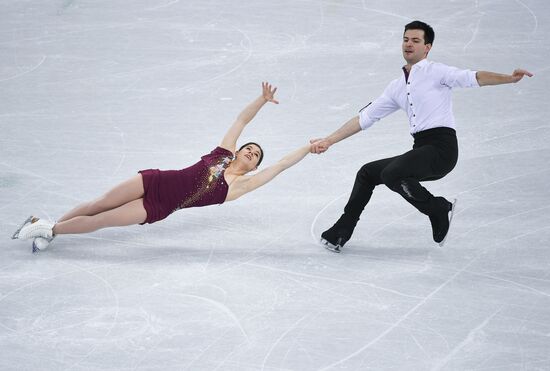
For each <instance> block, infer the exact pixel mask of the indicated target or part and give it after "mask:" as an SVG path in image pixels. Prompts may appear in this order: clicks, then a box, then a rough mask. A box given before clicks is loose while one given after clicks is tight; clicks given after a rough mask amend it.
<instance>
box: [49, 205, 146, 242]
mask: <svg viewBox="0 0 550 371" xmlns="http://www.w3.org/2000/svg"><path fill="white" fill-rule="evenodd" d="M146 218H147V212H146V211H145V208H144V207H143V199H142V198H139V199H137V200H133V201H130V202H128V203H126V204H124V205H122V206H119V207H117V208H115V209H111V210H108V211H104V212H102V213H99V214H96V215H91V216H83V215H80V216H75V217H74V218H71V219H69V220H65V221H62V222H58V223H57V224H56V225H55V226H54V228H53V234H54V235H57V234H73V233H88V232H93V231H97V230H98V229H102V228H107V227H122V226H126V225H132V224H139V223H143V222H144V221H145V219H146Z"/></svg>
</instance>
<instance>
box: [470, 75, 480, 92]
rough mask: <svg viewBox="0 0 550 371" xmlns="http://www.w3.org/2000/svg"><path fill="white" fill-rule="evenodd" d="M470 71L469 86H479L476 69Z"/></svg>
mask: <svg viewBox="0 0 550 371" xmlns="http://www.w3.org/2000/svg"><path fill="white" fill-rule="evenodd" d="M470 72H471V73H470V87H472V88H479V82H478V81H477V71H470Z"/></svg>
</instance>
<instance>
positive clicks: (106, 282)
mask: <svg viewBox="0 0 550 371" xmlns="http://www.w3.org/2000/svg"><path fill="white" fill-rule="evenodd" d="M65 264H67V265H68V266H71V267H75V268H76V269H77V270H76V271H80V272H83V273H87V274H89V275H91V276H93V277H95V278H97V279H99V280H100V281H102V282H103V283H104V284H105V286H106V287H107V288H108V289H109V291H111V294H112V295H113V298H114V299H115V305H116V309H115V314H114V318H113V321H112V323H111V327H109V329H108V330H107V332H106V333H105V335H103V337H104V338H107V337H108V336H109V335H110V334H111V332H112V331H113V328H114V327H115V326H116V324H117V323H118V314H119V311H120V301H119V297H118V294H117V293H116V291H115V288H114V287H113V286H112V285H111V284H110V283H109V281H107V280H106V279H104V278H103V277H101V276H99V275H98V274H96V273H94V272H92V271H91V270H88V269H84V268H81V267H79V266H77V265H74V264H70V263H67V262H65ZM99 345H100V344H97V345H96V346H94V347H92V349H91V350H90V351H89V352H88V353H87V354H86V355H84V356H83V357H81V358H80V360H78V361H77V362H75V363H73V364H72V365H71V367H70V369H72V368H74V367H76V366H78V365H79V364H80V363H81V362H82V361H84V360H85V359H86V358H88V357H89V356H90V355H91V354H92V353H94V352H95V350H96V349H97V348H98V346H99Z"/></svg>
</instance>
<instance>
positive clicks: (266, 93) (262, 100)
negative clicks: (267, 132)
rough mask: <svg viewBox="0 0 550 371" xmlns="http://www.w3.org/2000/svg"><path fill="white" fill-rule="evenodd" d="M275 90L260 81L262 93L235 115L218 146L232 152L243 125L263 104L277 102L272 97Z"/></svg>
mask: <svg viewBox="0 0 550 371" xmlns="http://www.w3.org/2000/svg"><path fill="white" fill-rule="evenodd" d="M276 91H277V88H272V86H271V85H270V84H269V83H267V82H262V95H260V96H259V97H258V98H256V99H255V100H254V101H253V102H252V103H250V104H249V105H248V106H246V108H245V109H244V110H243V111H242V112H241V113H240V114H239V116H237V119H236V120H235V122H234V123H233V125H231V127H230V128H229V130H228V131H227V133H226V134H225V136H224V137H223V139H222V143H221V144H220V147H222V148H225V149H228V150H230V151H231V152H233V153H234V152H235V149H236V146H237V140H238V139H239V137H240V136H241V133H242V132H243V129H244V127H245V126H246V125H247V124H248V123H249V122H250V121H251V120H252V119H253V118H254V116H256V114H257V113H258V111H259V110H260V109H261V108H262V107H263V106H264V104H266V103H267V102H272V103H275V104H279V102H278V101H277V100H275V98H274V96H275V92H276Z"/></svg>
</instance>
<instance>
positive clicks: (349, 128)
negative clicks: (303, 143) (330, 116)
mask: <svg viewBox="0 0 550 371" xmlns="http://www.w3.org/2000/svg"><path fill="white" fill-rule="evenodd" d="M360 131H361V125H359V116H355V117H353V118H351V119H350V120H349V121H348V122H346V123H345V124H344V125H342V126H341V127H340V128H339V129H338V130H336V131H335V132H334V133H332V134H330V135H329V136H328V137H326V138H319V139H312V140H311V141H310V143H311V144H312V145H311V153H317V154H319V153H323V152H325V151H326V150H327V149H328V147H330V146H331V145H333V144H334V143H338V142H339V141H341V140H343V139H346V138H348V137H351V136H352V135H353V134H357V133H358V132H360Z"/></svg>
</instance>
